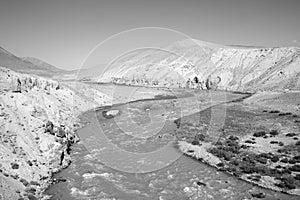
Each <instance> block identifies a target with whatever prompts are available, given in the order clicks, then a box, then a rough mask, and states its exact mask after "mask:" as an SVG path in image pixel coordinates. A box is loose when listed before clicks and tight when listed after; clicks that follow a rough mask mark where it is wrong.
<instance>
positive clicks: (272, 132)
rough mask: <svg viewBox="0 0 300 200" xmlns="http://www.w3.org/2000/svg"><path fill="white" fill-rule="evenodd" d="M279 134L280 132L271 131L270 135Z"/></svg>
mask: <svg viewBox="0 0 300 200" xmlns="http://www.w3.org/2000/svg"><path fill="white" fill-rule="evenodd" d="M278 134H279V132H278V131H277V130H271V131H270V135H273V136H275V135H278Z"/></svg>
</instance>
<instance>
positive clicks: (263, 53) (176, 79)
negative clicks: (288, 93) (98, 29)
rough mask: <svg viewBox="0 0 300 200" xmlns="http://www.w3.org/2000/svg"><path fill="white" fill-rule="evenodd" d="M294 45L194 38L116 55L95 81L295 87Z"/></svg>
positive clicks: (299, 70)
mask: <svg viewBox="0 0 300 200" xmlns="http://www.w3.org/2000/svg"><path fill="white" fill-rule="evenodd" d="M299 55H300V48H297V47H281V48H261V47H257V48H254V47H251V48H250V47H233V46H221V45H213V44H209V43H204V42H201V41H198V40H184V41H179V42H176V43H174V44H172V45H170V46H168V47H166V48H164V49H140V50H136V51H132V52H130V53H127V54H126V55H123V56H121V57H120V58H118V59H117V60H115V61H114V62H113V63H111V64H110V66H109V70H107V71H106V72H105V73H104V74H103V75H101V76H100V82H116V83H125V84H133V85H147V86H167V87H189V88H199V89H213V88H219V89H228V90H240V91H257V90H284V89H299V88H300V78H299V77H300V57H299Z"/></svg>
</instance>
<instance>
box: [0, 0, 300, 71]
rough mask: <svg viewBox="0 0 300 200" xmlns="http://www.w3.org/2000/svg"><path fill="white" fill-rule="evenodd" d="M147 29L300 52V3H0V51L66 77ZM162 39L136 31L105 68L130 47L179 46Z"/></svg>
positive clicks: (263, 0) (206, 0) (125, 0)
mask: <svg viewBox="0 0 300 200" xmlns="http://www.w3.org/2000/svg"><path fill="white" fill-rule="evenodd" d="M145 26H147V27H149V26H155V27H164V28H170V29H174V30H177V31H180V32H182V33H185V34H187V35H189V36H190V37H192V38H195V39H199V40H205V41H210V42H215V43H220V44H242V45H259V46H300V1H299V0H203V1H202V0H198V1H197V0H190V1H189V0H181V1H179V0H157V1H156V0H147V1H146V0H119V1H115V0H107V1H104V0H98V1H96V0H94V1H89V0H80V1H79V0H65V1H64V0H57V1H56V0H47V1H46V0H36V1H34V0H6V1H5V0H1V1H0V46H2V47H4V48H5V49H7V50H9V51H11V52H12V53H14V54H15V55H17V56H32V57H37V58H40V59H42V60H44V61H46V62H49V63H50V64H53V65H56V66H58V67H61V68H65V69H72V68H77V67H79V66H80V64H81V63H82V61H83V59H84V58H85V57H86V56H87V54H88V53H89V51H90V50H91V49H92V48H93V47H95V45H97V44H98V43H99V42H101V41H103V40H105V39H106V38H108V37H110V36H112V35H113V34H116V33H119V32H121V31H125V30H128V29H132V28H137V27H145ZM161 32H162V33H160V31H158V32H156V33H153V34H152V33H151V34H149V31H148V35H147V37H145V33H142V32H139V31H137V32H135V31H133V32H131V33H130V34H128V35H126V34H125V35H123V37H122V38H121V39H120V38H119V39H120V40H122V42H120V43H118V42H117V41H118V38H117V39H115V41H114V42H112V44H110V45H107V47H106V48H104V47H103V60H102V62H107V58H105V57H109V56H108V55H109V53H110V52H112V51H116V52H117V51H118V50H119V49H123V50H124V49H130V48H132V46H131V45H132V44H133V43H139V44H138V46H143V45H144V46H147V45H149V44H154V45H160V44H161V45H166V44H167V43H169V42H172V41H173V40H175V39H177V36H178V34H177V36H176V34H173V33H172V34H168V33H167V32H166V31H161ZM125 36H126V37H125ZM127 36H128V38H127ZM145 38H147V39H145ZM144 40H147V42H146V43H143V42H144ZM106 54H107V55H106ZM90 64H91V65H92V64H95V63H92V62H91V63H90Z"/></svg>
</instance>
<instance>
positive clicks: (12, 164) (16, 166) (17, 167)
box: [10, 163, 19, 169]
mask: <svg viewBox="0 0 300 200" xmlns="http://www.w3.org/2000/svg"><path fill="white" fill-rule="evenodd" d="M10 164H11V168H12V169H19V164H17V163H10Z"/></svg>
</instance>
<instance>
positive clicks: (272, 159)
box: [271, 156, 279, 163]
mask: <svg viewBox="0 0 300 200" xmlns="http://www.w3.org/2000/svg"><path fill="white" fill-rule="evenodd" d="M271 161H272V162H274V163H275V162H278V161H279V156H273V157H272V158H271Z"/></svg>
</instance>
